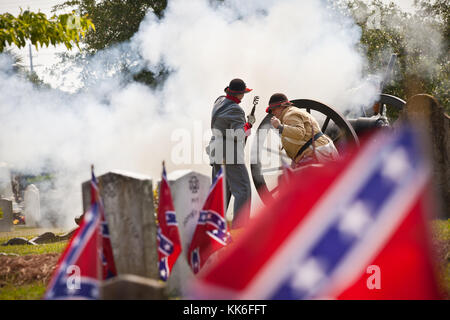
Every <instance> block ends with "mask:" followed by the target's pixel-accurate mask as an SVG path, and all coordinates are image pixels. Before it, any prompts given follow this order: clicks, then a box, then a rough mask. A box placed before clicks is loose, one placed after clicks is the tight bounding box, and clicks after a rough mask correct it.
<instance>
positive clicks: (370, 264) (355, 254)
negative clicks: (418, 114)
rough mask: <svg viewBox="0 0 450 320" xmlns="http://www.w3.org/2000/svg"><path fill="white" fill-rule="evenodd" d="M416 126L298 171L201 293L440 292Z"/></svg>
mask: <svg viewBox="0 0 450 320" xmlns="http://www.w3.org/2000/svg"><path fill="white" fill-rule="evenodd" d="M419 140H420V137H419V136H418V134H417V133H416V132H415V131H414V130H412V129H411V128H408V127H404V128H401V129H399V130H398V132H395V133H392V132H379V133H377V134H376V135H375V136H373V137H372V139H370V140H369V141H367V143H366V144H364V145H363V146H362V147H361V148H360V149H359V150H358V152H357V153H355V154H353V155H351V156H350V157H348V158H347V159H346V160H345V159H344V160H343V161H341V162H338V163H329V164H326V165H325V166H323V167H321V168H308V169H302V170H300V171H297V172H295V175H296V176H294V179H292V180H291V182H290V183H289V184H285V185H283V186H282V187H281V190H280V194H279V196H278V197H277V198H275V199H274V200H273V202H272V203H271V204H269V205H268V206H266V207H264V208H262V210H261V212H260V213H259V215H257V217H256V219H255V220H254V222H253V223H252V225H251V226H249V229H248V230H247V231H246V233H245V234H243V235H242V236H241V238H240V239H239V240H238V241H237V242H236V243H235V245H234V246H233V248H231V249H230V250H229V251H228V252H225V254H224V255H223V256H222V260H221V261H218V262H217V263H216V264H215V265H214V266H213V267H211V268H209V269H208V270H205V272H204V273H203V274H200V275H199V277H198V278H197V279H196V281H194V284H193V287H192V294H191V298H196V299H439V298H440V297H441V296H440V294H439V290H438V287H437V281H436V274H435V271H436V270H435V265H434V260H433V255H432V254H431V246H430V241H429V240H430V238H429V232H428V228H427V225H428V222H429V219H430V217H431V216H432V215H431V213H432V212H433V210H434V209H433V207H432V206H431V204H432V201H430V199H431V198H430V190H431V189H432V188H430V169H429V165H428V163H427V161H426V158H425V157H424V155H425V152H424V151H423V149H422V148H421V146H422V145H421V144H420V143H419V142H420V141H419Z"/></svg>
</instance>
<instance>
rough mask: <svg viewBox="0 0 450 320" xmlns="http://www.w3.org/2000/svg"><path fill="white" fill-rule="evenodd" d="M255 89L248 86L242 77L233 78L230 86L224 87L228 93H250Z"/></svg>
mask: <svg viewBox="0 0 450 320" xmlns="http://www.w3.org/2000/svg"><path fill="white" fill-rule="evenodd" d="M252 90H253V89H249V88H247V85H246V84H245V82H244V81H243V80H241V79H233V80H231V81H230V84H229V85H228V87H226V88H225V89H224V91H225V92H226V93H231V94H241V93H248V92H250V91H252Z"/></svg>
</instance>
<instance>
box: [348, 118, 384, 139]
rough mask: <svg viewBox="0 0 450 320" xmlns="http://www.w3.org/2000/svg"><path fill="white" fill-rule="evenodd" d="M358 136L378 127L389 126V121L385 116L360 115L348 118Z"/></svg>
mask: <svg viewBox="0 0 450 320" xmlns="http://www.w3.org/2000/svg"><path fill="white" fill-rule="evenodd" d="M347 120H348V122H350V124H351V125H352V127H353V130H355V132H356V134H357V135H358V136H360V135H362V134H364V133H366V132H368V131H371V130H373V129H376V128H382V127H389V121H388V120H387V118H386V117H383V116H373V117H370V118H364V117H360V118H357V119H347Z"/></svg>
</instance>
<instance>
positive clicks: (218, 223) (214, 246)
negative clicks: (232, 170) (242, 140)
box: [187, 168, 231, 274]
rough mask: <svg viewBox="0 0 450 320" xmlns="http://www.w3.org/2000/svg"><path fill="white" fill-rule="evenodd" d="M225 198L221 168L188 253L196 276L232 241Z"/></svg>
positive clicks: (189, 261) (210, 190) (200, 216)
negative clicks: (208, 260) (226, 214)
mask: <svg viewBox="0 0 450 320" xmlns="http://www.w3.org/2000/svg"><path fill="white" fill-rule="evenodd" d="M224 196H225V177H224V173H223V169H222V168H221V169H220V170H219V172H218V173H217V176H216V178H215V180H214V181H213V184H212V185H211V187H210V189H209V193H208V196H207V198H206V201H205V204H204V205H203V208H202V210H201V211H200V215H199V218H198V221H197V227H196V228H195V231H194V235H193V236H192V240H191V245H190V247H189V250H188V253H187V259H188V263H189V265H190V266H191V269H192V271H193V272H194V273H195V274H196V273H198V272H199V271H200V269H201V268H202V267H203V266H204V265H205V262H206V260H207V259H208V258H209V257H210V256H211V255H212V254H213V253H214V252H215V251H217V250H219V249H221V248H223V247H225V246H226V245H227V244H228V243H229V242H230V241H231V237H230V233H229V231H228V226H227V222H226V219H225V201H224Z"/></svg>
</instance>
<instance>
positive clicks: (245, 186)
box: [212, 164, 252, 229]
mask: <svg viewBox="0 0 450 320" xmlns="http://www.w3.org/2000/svg"><path fill="white" fill-rule="evenodd" d="M219 170H220V165H217V164H215V165H214V166H213V170H212V175H213V179H214V177H215V176H216V174H217V172H218V171H219ZM225 175H226V176H225V178H226V185H227V199H226V207H227V208H228V204H229V202H230V198H231V195H233V196H234V208H233V222H232V224H231V228H232V229H236V228H240V227H243V226H244V225H246V224H247V222H248V219H249V218H250V202H251V193H252V191H251V186H250V179H249V177H248V172H247V168H246V167H245V164H226V165H225Z"/></svg>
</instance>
